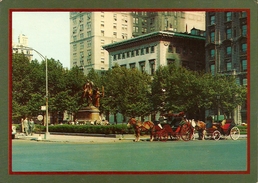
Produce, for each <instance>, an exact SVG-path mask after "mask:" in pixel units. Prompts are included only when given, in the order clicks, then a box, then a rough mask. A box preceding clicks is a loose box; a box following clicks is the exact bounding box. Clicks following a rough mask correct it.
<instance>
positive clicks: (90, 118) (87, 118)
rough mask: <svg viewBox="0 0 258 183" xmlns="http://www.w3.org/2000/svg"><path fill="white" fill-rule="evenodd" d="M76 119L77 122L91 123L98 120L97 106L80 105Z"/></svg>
mask: <svg viewBox="0 0 258 183" xmlns="http://www.w3.org/2000/svg"><path fill="white" fill-rule="evenodd" d="M76 119H77V120H78V122H79V123H84V124H86V123H88V122H90V123H92V122H96V121H100V120H101V119H100V116H99V110H98V108H96V107H94V106H87V107H82V108H81V109H80V110H79V111H78V113H77V115H76Z"/></svg>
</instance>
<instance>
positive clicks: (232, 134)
mask: <svg viewBox="0 0 258 183" xmlns="http://www.w3.org/2000/svg"><path fill="white" fill-rule="evenodd" d="M239 136H240V130H239V128H237V127H236V126H235V127H233V128H232V129H231V130H230V137H231V139H232V140H237V139H238V138H239Z"/></svg>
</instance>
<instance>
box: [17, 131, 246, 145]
mask: <svg viewBox="0 0 258 183" xmlns="http://www.w3.org/2000/svg"><path fill="white" fill-rule="evenodd" d="M44 136H45V134H33V135H32V136H26V135H25V134H23V133H17V134H16V135H15V140H16V139H17V140H18V139H21V140H31V141H44V142H66V143H67V142H73V143H75V142H77V143H107V142H110V143H111V142H132V141H133V140H134V139H135V136H134V135H133V134H125V135H121V134H117V135H115V134H110V135H105V134H103V135H101V134H81V133H55V132H51V133H50V136H49V139H45V137H44ZM243 138H247V136H246V135H240V137H239V139H243ZM140 139H141V140H149V139H150V136H149V135H144V136H141V137H140ZM169 139H170V138H169ZM197 139H198V135H197V134H195V140H197ZM227 139H230V137H227Z"/></svg>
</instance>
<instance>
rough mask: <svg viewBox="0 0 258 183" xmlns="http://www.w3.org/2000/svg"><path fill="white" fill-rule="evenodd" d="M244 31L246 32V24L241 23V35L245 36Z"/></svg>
mask: <svg viewBox="0 0 258 183" xmlns="http://www.w3.org/2000/svg"><path fill="white" fill-rule="evenodd" d="M246 32H247V26H246V25H242V27H241V33H242V36H246Z"/></svg>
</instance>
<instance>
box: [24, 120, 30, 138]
mask: <svg viewBox="0 0 258 183" xmlns="http://www.w3.org/2000/svg"><path fill="white" fill-rule="evenodd" d="M23 124H24V131H25V134H26V136H27V135H28V131H29V122H28V118H25V119H24V121H23Z"/></svg>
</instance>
